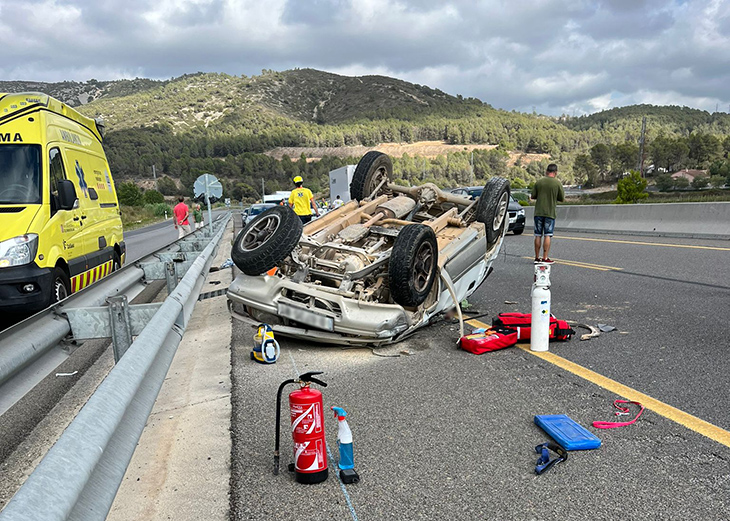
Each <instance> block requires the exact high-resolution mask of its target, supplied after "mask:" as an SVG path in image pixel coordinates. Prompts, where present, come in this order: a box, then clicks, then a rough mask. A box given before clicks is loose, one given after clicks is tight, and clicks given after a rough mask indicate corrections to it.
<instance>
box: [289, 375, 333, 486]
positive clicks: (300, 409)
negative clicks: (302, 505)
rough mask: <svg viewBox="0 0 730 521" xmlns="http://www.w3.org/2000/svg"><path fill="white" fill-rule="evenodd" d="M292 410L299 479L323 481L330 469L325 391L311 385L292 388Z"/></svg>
mask: <svg viewBox="0 0 730 521" xmlns="http://www.w3.org/2000/svg"><path fill="white" fill-rule="evenodd" d="M289 411H290V414H291V431H292V438H293V439H294V471H295V477H296V480H297V481H298V482H299V483H319V482H321V481H324V480H325V479H327V474H328V472H327V447H326V445H325V439H324V417H323V415H322V393H321V392H319V391H318V390H317V389H311V388H310V387H309V386H305V387H302V388H300V389H297V390H295V391H292V392H291V393H290V394H289Z"/></svg>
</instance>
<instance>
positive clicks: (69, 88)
mask: <svg viewBox="0 0 730 521" xmlns="http://www.w3.org/2000/svg"><path fill="white" fill-rule="evenodd" d="M165 83H166V82H165V81H155V80H147V79H144V78H136V79H134V80H115V81H97V80H93V79H92V80H89V81H83V82H77V81H62V82H56V83H47V82H42V81H0V92H43V93H45V94H49V95H51V96H53V97H54V98H56V99H58V100H61V101H63V102H64V103H66V104H67V105H70V106H72V107H79V106H81V105H85V104H87V103H91V102H92V101H95V100H98V99H101V98H111V97H119V96H128V95H130V94H135V93H138V92H142V91H145V90H148V89H152V88H155V87H158V86H160V85H164V84H165Z"/></svg>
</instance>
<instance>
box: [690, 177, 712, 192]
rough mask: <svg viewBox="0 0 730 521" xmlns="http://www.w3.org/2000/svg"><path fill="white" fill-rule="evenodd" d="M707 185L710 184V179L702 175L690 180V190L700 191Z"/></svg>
mask: <svg viewBox="0 0 730 521" xmlns="http://www.w3.org/2000/svg"><path fill="white" fill-rule="evenodd" d="M708 184H710V179H709V178H707V177H705V176H703V175H698V176H697V177H695V178H694V179H693V180H692V188H697V189H700V188H704V187H706V186H707V185H708Z"/></svg>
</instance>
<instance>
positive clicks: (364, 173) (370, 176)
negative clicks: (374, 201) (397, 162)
mask: <svg viewBox="0 0 730 521" xmlns="http://www.w3.org/2000/svg"><path fill="white" fill-rule="evenodd" d="M384 178H385V179H387V180H388V181H392V180H393V162H392V161H391V159H390V156H388V154H383V153H382V152H377V151H375V150H373V151H371V152H368V153H367V154H365V155H364V156H362V158H361V159H360V162H359V163H358V164H357V167H356V168H355V173H354V174H353V175H352V182H351V183H350V198H351V199H354V200H356V201H362V200H363V199H365V198H367V197H370V195H372V193H373V192H374V191H375V189H376V188H377V187H378V185H379V184H380V182H381V181H382V180H383V179H384ZM381 190H382V189H381Z"/></svg>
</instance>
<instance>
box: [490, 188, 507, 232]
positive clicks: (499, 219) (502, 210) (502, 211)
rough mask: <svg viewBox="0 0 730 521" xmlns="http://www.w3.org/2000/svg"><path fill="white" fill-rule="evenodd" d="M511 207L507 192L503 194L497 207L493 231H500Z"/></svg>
mask: <svg viewBox="0 0 730 521" xmlns="http://www.w3.org/2000/svg"><path fill="white" fill-rule="evenodd" d="M508 206H509V196H508V195H507V192H505V193H503V194H502V197H500V198H499V204H498V206H497V213H496V214H495V215H494V222H492V230H494V231H495V232H496V231H499V230H500V228H502V224H503V223H504V216H505V215H507V207H508Z"/></svg>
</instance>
